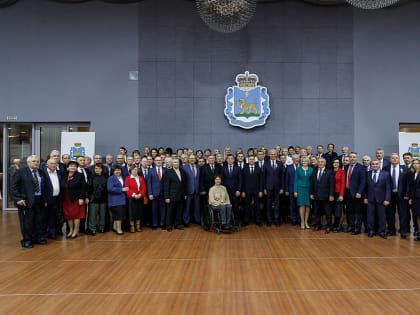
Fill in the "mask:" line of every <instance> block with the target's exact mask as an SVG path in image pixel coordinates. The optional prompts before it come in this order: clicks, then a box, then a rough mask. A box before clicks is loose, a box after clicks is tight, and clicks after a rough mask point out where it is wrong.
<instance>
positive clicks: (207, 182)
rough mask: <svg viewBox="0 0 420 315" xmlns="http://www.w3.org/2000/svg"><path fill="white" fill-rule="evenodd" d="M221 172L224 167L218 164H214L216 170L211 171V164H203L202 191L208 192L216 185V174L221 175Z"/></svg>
mask: <svg viewBox="0 0 420 315" xmlns="http://www.w3.org/2000/svg"><path fill="white" fill-rule="evenodd" d="M221 173H222V167H221V166H220V165H218V164H215V165H214V172H212V171H211V167H210V165H209V164H206V165H203V166H202V167H201V168H200V192H206V193H208V192H209V190H210V188H211V187H212V186H213V185H214V176H215V175H221Z"/></svg>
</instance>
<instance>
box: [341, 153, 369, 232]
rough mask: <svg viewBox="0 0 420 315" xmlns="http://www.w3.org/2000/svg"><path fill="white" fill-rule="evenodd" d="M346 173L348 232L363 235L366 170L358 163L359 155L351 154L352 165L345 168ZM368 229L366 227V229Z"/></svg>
mask: <svg viewBox="0 0 420 315" xmlns="http://www.w3.org/2000/svg"><path fill="white" fill-rule="evenodd" d="M344 171H345V173H346V182H345V184H346V190H345V200H346V206H347V223H348V227H347V231H346V232H350V233H352V234H353V235H357V234H360V233H361V228H362V206H363V199H362V197H363V194H364V192H365V186H366V170H365V168H364V167H363V166H362V165H361V164H360V163H358V162H357V153H356V152H351V153H350V164H349V165H347V166H346V167H345V168H344ZM365 228H366V227H365Z"/></svg>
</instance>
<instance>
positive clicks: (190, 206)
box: [183, 193, 201, 225]
mask: <svg viewBox="0 0 420 315" xmlns="http://www.w3.org/2000/svg"><path fill="white" fill-rule="evenodd" d="M191 217H192V220H193V221H195V223H200V221H201V211H200V195H199V194H198V193H197V194H191V195H188V196H187V202H186V206H185V210H184V215H183V220H184V223H185V224H186V225H188V224H190V221H191Z"/></svg>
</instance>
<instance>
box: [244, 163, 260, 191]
mask: <svg viewBox="0 0 420 315" xmlns="http://www.w3.org/2000/svg"><path fill="white" fill-rule="evenodd" d="M263 190H264V185H263V175H262V171H261V169H260V168H259V167H258V166H256V165H255V166H254V172H253V174H251V167H250V165H249V164H246V165H245V166H244V169H243V170H242V192H245V193H247V194H249V193H259V192H262V191H263Z"/></svg>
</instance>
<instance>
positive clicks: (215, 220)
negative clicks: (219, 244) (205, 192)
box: [201, 205, 239, 234]
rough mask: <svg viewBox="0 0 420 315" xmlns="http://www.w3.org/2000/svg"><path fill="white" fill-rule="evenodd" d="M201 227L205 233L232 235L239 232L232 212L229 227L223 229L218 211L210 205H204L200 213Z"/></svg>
mask: <svg viewBox="0 0 420 315" xmlns="http://www.w3.org/2000/svg"><path fill="white" fill-rule="evenodd" d="M201 226H202V227H203V229H204V230H205V231H208V232H212V231H214V232H216V233H217V234H220V233H232V232H237V231H239V227H238V225H237V223H236V221H235V216H234V214H233V211H232V213H231V218H230V227H229V228H228V229H226V228H224V227H223V225H222V220H221V217H220V211H219V209H217V208H214V207H213V206H211V205H206V206H205V207H204V211H202V213H201Z"/></svg>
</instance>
